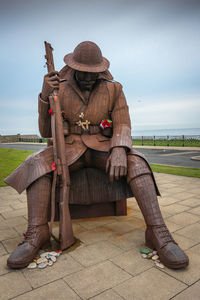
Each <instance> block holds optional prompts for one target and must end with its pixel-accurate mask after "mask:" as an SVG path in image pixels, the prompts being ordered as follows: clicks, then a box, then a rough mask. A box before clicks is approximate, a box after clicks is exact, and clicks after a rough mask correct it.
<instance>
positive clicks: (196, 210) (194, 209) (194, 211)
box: [188, 206, 200, 216]
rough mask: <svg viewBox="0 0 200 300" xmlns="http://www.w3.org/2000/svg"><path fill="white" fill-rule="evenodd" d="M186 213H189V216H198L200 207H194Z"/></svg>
mask: <svg viewBox="0 0 200 300" xmlns="http://www.w3.org/2000/svg"><path fill="white" fill-rule="evenodd" d="M188 212H189V213H191V214H195V215H198V216H200V206H197V207H195V208H192V209H190V210H189V211H188Z"/></svg>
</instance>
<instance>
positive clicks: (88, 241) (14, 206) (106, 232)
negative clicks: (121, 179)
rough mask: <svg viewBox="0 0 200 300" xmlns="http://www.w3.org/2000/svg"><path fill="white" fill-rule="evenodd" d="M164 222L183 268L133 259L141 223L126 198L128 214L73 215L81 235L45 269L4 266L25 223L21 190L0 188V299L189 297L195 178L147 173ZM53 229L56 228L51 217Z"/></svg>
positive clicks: (197, 276) (197, 284) (198, 214)
mask: <svg viewBox="0 0 200 300" xmlns="http://www.w3.org/2000/svg"><path fill="white" fill-rule="evenodd" d="M155 176H156V179H157V182H158V186H159V188H160V190H161V193H162V195H163V197H162V198H160V199H159V202H160V206H161V210H162V213H163V216H164V219H165V221H166V224H167V226H168V227H169V229H170V231H171V232H172V234H173V236H174V238H175V240H176V241H177V242H178V243H179V245H180V246H181V248H182V249H184V250H185V251H186V253H187V254H188V256H189V259H190V265H189V267H188V268H186V269H185V270H170V269H168V268H164V269H163V270H161V269H157V267H156V266H155V265H154V263H153V261H149V260H144V259H143V258H141V256H140V253H139V249H140V248H141V247H143V246H144V232H145V224H144V221H143V217H142V215H141V213H140V210H139V208H138V206H137V204H136V202H135V199H134V198H130V199H128V215H127V216H123V217H102V218H94V219H78V220H74V221H73V228H74V233H75V236H76V238H78V239H79V240H80V241H81V244H80V243H77V244H76V246H75V247H74V248H73V249H72V250H71V251H68V252H66V253H64V254H63V255H61V256H60V257H59V258H58V261H57V262H56V263H55V264H54V265H53V266H52V267H47V268H46V269H43V270H39V269H34V270H28V269H23V270H11V269H8V268H7V267H6V260H7V257H8V256H9V253H11V252H12V251H13V250H14V249H15V247H16V246H17V244H18V243H19V241H20V236H21V233H22V232H24V231H25V230H26V223H27V213H26V195H25V193H23V194H22V195H18V194H17V193H16V192H15V191H14V190H13V189H11V188H10V187H2V188H0V299H3V300H6V299H16V300H27V299H29V300H32V299H35V300H36V299H50V300H51V299H52V300H54V299H57V300H60V299H65V300H68V299H69V300H72V299H93V300H106V299H108V300H111V299H114V300H119V299H136V300H138V299H145V300H150V299H151V300H152V299H155V300H168V299H174V300H188V299H192V300H197V299H199V295H200V267H199V266H200V234H199V232H200V189H199V186H200V179H198V178H189V177H181V176H174V175H168V174H155ZM54 231H55V233H58V224H56V226H55V229H54Z"/></svg>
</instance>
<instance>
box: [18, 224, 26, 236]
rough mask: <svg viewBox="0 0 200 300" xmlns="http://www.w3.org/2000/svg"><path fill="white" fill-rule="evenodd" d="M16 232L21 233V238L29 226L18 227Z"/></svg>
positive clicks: (20, 225)
mask: <svg viewBox="0 0 200 300" xmlns="http://www.w3.org/2000/svg"><path fill="white" fill-rule="evenodd" d="M15 230H16V231H17V232H18V233H19V235H20V236H22V235H23V233H24V232H26V230H27V224H19V225H16V226H15Z"/></svg>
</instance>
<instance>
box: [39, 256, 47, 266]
mask: <svg viewBox="0 0 200 300" xmlns="http://www.w3.org/2000/svg"><path fill="white" fill-rule="evenodd" d="M45 262H47V259H46V257H40V258H38V259H37V264H38V265H39V264H41V263H45Z"/></svg>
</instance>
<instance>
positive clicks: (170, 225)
mask: <svg viewBox="0 0 200 300" xmlns="http://www.w3.org/2000/svg"><path fill="white" fill-rule="evenodd" d="M165 224H166V225H167V228H168V229H169V231H170V232H175V231H176V230H179V229H180V228H183V226H182V225H180V224H175V223H173V222H170V221H168V219H167V220H165Z"/></svg>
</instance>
